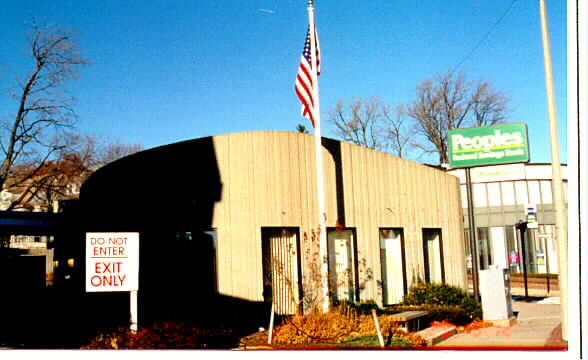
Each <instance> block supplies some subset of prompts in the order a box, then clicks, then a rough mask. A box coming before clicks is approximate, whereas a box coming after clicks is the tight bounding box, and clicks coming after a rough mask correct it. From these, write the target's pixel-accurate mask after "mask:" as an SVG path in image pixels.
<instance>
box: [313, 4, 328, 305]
mask: <svg viewBox="0 0 588 360" xmlns="http://www.w3.org/2000/svg"><path fill="white" fill-rule="evenodd" d="M308 24H309V29H310V56H311V59H312V75H311V76H312V91H313V98H314V99H315V104H314V109H313V113H314V144H315V158H316V161H315V162H316V192H317V206H318V217H319V244H320V251H319V254H320V261H321V288H322V291H323V293H322V295H323V312H324V313H327V312H329V306H330V299H329V269H328V263H327V225H326V212H325V184H324V175H323V171H324V169H323V154H322V142H321V139H322V138H321V120H320V119H321V117H320V101H319V86H318V74H317V59H316V40H315V23H314V1H313V0H308Z"/></svg>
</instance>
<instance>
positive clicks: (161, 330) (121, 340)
mask: <svg viewBox="0 0 588 360" xmlns="http://www.w3.org/2000/svg"><path fill="white" fill-rule="evenodd" d="M238 344H239V339H238V337H237V336H235V335H234V334H233V333H232V332H231V331H228V330H222V329H221V330H217V329H199V328H194V327H192V326H190V325H189V324H187V323H176V322H171V321H167V322H162V323H154V324H153V325H151V326H149V327H144V328H139V330H138V331H137V332H136V333H132V332H131V331H130V330H129V329H128V328H120V329H119V330H117V331H115V332H113V333H110V334H101V335H99V336H97V337H96V338H95V339H93V340H92V341H91V342H90V344H88V345H86V346H83V347H82V349H115V350H117V349H229V348H234V347H237V346H238Z"/></svg>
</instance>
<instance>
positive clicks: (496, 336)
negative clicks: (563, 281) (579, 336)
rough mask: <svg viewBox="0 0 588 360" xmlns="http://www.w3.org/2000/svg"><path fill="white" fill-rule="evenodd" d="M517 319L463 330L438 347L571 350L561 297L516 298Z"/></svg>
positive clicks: (436, 346)
mask: <svg viewBox="0 0 588 360" xmlns="http://www.w3.org/2000/svg"><path fill="white" fill-rule="evenodd" d="M516 299H517V300H518V301H513V312H514V313H515V315H516V322H515V323H514V324H513V325H511V326H507V327H498V326H494V327H489V328H482V329H478V330H473V331H471V332H469V333H461V334H456V335H453V336H451V337H450V338H448V339H446V340H443V341H441V342H439V343H438V344H437V345H435V347H434V348H435V349H441V348H445V349H451V350H455V349H464V350H474V349H479V350H482V349H504V350H507V349H512V350H524V349H528V350H567V342H565V341H563V340H562V338H561V324H560V323H561V318H560V305H559V298H557V297H552V298H546V299H544V300H538V299H533V298H516Z"/></svg>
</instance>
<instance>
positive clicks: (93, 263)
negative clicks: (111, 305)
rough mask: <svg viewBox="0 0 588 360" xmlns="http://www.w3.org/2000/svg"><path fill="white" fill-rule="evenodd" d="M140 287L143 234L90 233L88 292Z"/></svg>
mask: <svg viewBox="0 0 588 360" xmlns="http://www.w3.org/2000/svg"><path fill="white" fill-rule="evenodd" d="M138 289H139V233H86V292H103V291H104V292H108V291H136V290H138Z"/></svg>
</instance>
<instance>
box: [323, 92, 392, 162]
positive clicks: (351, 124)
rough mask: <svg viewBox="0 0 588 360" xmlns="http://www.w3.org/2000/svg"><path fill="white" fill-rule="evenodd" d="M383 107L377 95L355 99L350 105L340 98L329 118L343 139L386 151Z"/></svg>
mask: <svg viewBox="0 0 588 360" xmlns="http://www.w3.org/2000/svg"><path fill="white" fill-rule="evenodd" d="M383 108H384V104H383V103H382V101H381V100H380V99H379V98H377V97H372V98H370V99H367V100H365V99H355V100H354V101H353V102H352V103H351V104H349V106H346V105H345V103H344V102H343V100H339V101H338V102H337V105H336V106H335V109H334V110H333V111H331V113H330V114H329V120H330V121H331V122H332V123H333V124H334V125H335V128H336V129H335V133H336V135H337V136H339V137H341V139H342V140H344V141H347V142H350V143H352V144H356V145H361V146H365V147H367V148H369V149H374V150H380V151H384V150H386V142H385V136H384V130H383V123H382V121H383Z"/></svg>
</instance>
